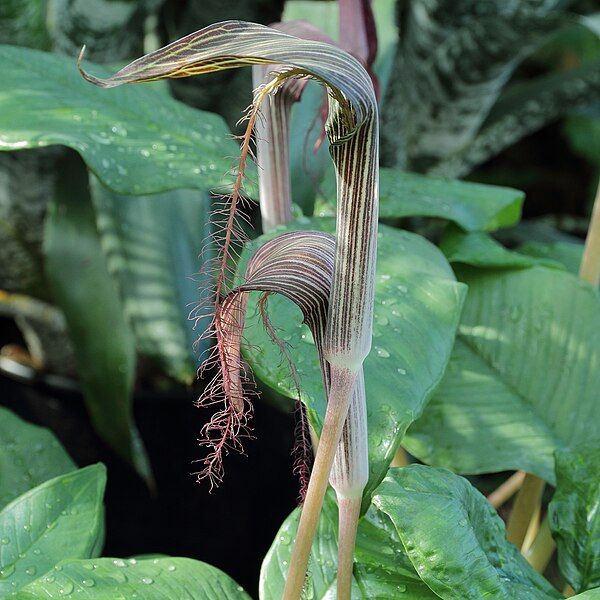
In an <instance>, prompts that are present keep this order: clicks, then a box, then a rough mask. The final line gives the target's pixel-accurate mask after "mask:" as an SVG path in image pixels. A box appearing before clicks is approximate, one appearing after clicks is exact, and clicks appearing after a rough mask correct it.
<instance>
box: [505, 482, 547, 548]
mask: <svg viewBox="0 0 600 600" xmlns="http://www.w3.org/2000/svg"><path fill="white" fill-rule="evenodd" d="M545 485H546V482H545V481H544V480H543V479H540V478H539V477H537V476H536V475H532V474H531V473H527V475H525V479H524V480H523V485H522V486H521V489H520V490H519V493H518V494H517V498H516V500H515V503H514V506H513V508H512V511H511V513H510V517H509V518H508V524H507V526H506V537H507V539H508V541H509V542H512V543H513V544H514V545H515V546H516V547H517V548H519V549H521V547H522V546H523V542H524V541H525V536H526V535H527V530H528V529H529V524H530V523H531V520H532V519H533V517H534V516H535V513H536V510H537V509H538V506H539V505H540V504H541V502H542V493H543V491H544V486H545Z"/></svg>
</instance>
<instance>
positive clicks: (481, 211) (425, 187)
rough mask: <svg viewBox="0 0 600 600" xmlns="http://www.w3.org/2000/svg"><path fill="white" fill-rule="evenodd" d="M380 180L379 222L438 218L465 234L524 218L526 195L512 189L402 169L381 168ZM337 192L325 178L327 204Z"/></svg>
mask: <svg viewBox="0 0 600 600" xmlns="http://www.w3.org/2000/svg"><path fill="white" fill-rule="evenodd" d="M379 178H380V181H379V187H380V196H379V216H380V218H387V219H397V218H402V217H437V218H440V219H446V220H448V221H453V222H454V223H456V224H457V225H459V226H460V227H461V228H462V229H464V230H466V231H494V230H496V229H499V228H501V227H510V226H511V225H514V224H515V223H517V222H518V221H519V219H520V218H521V207H522V205H523V200H524V199H525V194H524V193H523V192H521V191H519V190H515V189H512V188H508V187H500V186H495V185H484V184H480V183H472V182H469V181H457V180H453V181H450V180H447V179H435V178H433V177H426V176H424V175H418V174H417V173H408V172H407V171H401V170H400V169H384V168H382V169H381V170H380V175H379ZM334 190H335V187H334V182H333V180H332V178H331V177H329V178H326V180H325V181H324V182H323V184H322V194H323V196H324V198H325V199H326V201H329V200H330V199H331V198H335V192H334ZM321 212H324V209H323V208H322V209H321Z"/></svg>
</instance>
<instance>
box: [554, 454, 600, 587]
mask: <svg viewBox="0 0 600 600" xmlns="http://www.w3.org/2000/svg"><path fill="white" fill-rule="evenodd" d="M548 511H549V513H548V514H549V521H550V528H551V529H552V534H553V536H554V539H555V540H556V545H557V546H558V564H559V566H560V570H561V572H562V574H563V575H564V576H565V579H566V580H567V581H568V582H569V583H570V584H571V586H573V589H575V590H576V591H580V592H583V591H585V590H588V589H590V588H594V587H600V442H596V443H592V444H589V443H588V444H579V445H576V446H573V447H571V448H565V449H561V450H558V451H557V452H556V492H555V494H554V497H553V498H552V502H551V503H550V506H549V508H548Z"/></svg>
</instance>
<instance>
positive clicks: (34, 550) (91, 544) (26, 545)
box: [0, 464, 106, 598]
mask: <svg viewBox="0 0 600 600" xmlns="http://www.w3.org/2000/svg"><path fill="white" fill-rule="evenodd" d="M105 484H106V470H105V468H104V466H103V465H100V464H98V465H93V466H91V467H86V468H85V469H80V470H79V471H74V472H72V473H68V474H66V475H61V476H60V477H56V478H55V479H51V480H50V481H47V482H46V483H43V484H41V485H39V486H38V487H36V488H33V489H32V490H30V491H28V492H26V493H25V494H23V495H22V496H19V497H18V498H17V499H16V500H14V501H13V502H11V503H10V504H9V505H8V506H6V507H5V508H4V510H2V512H0V596H2V597H3V598H6V596H7V594H10V593H11V592H14V591H16V590H17V589H19V588H20V587H22V586H23V585H25V584H27V583H29V582H30V581H33V580H34V579H35V578H36V577H39V576H40V575H42V574H43V573H45V572H46V571H48V569H51V568H52V567H53V566H54V565H55V564H56V563H58V562H59V561H61V560H63V559H66V558H91V557H92V556H94V555H95V554H96V553H97V552H98V550H99V546H100V544H101V543H102V539H103V535H104V509H103V506H102V497H103V494H104V486H105Z"/></svg>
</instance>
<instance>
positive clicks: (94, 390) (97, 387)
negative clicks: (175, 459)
mask: <svg viewBox="0 0 600 600" xmlns="http://www.w3.org/2000/svg"><path fill="white" fill-rule="evenodd" d="M74 166H76V165H71V167H74ZM63 169H64V171H63V173H64V175H63V180H62V181H61V182H60V184H59V186H58V187H57V191H56V197H55V199H54V200H53V202H52V203H51V205H50V207H49V214H48V218H47V221H46V235H45V239H44V251H45V256H46V264H45V266H46V276H47V278H48V281H49V284H50V287H51V290H52V292H53V295H54V298H55V300H56V303H57V304H58V306H59V307H60V308H61V309H62V310H63V312H64V314H65V317H66V320H67V326H68V330H69V334H70V337H71V341H72V343H73V346H74V348H75V351H76V359H77V371H78V375H79V380H80V383H81V387H82V390H83V394H84V398H85V401H86V405H87V408H88V411H89V413H90V416H91V418H92V422H93V424H94V427H95V428H96V430H97V431H98V433H99V434H100V435H101V436H102V437H103V438H104V439H105V440H106V441H107V442H108V443H109V444H110V445H111V446H112V447H113V448H114V449H115V450H116V451H117V452H118V453H119V454H120V455H121V457H122V458H124V459H125V460H127V461H129V462H130V463H131V464H133V465H134V466H135V467H136V468H137V470H138V472H139V473H140V474H141V475H142V476H143V477H145V478H146V479H150V478H151V475H150V468H149V465H148V461H147V458H146V454H145V451H144V448H143V446H142V444H141V441H140V439H139V434H138V433H137V430H136V428H135V425H134V423H133V408H132V392H133V379H134V373H135V359H136V356H135V339H134V337H133V333H132V331H131V329H130V327H129V324H128V323H127V321H126V319H125V315H124V312H123V305H122V303H121V300H120V298H119V296H118V293H117V289H116V286H115V283H114V281H113V280H112V278H111V276H110V274H109V272H108V270H107V264H106V259H105V257H104V255H103V253H102V248H101V246H100V240H99V238H98V232H97V230H96V224H95V222H94V212H93V208H92V204H91V201H90V199H89V191H88V188H87V176H86V174H85V172H84V171H83V170H75V169H74V168H69V166H68V165H63Z"/></svg>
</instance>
